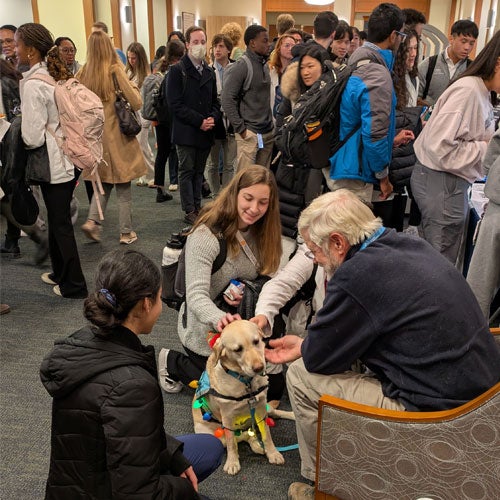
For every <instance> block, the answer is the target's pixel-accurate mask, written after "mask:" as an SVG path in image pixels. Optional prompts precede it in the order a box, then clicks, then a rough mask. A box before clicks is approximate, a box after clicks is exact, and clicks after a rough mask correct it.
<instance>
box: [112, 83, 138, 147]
mask: <svg viewBox="0 0 500 500" xmlns="http://www.w3.org/2000/svg"><path fill="white" fill-rule="evenodd" d="M112 77H113V84H114V86H115V95H116V100H115V111H116V116H117V117H118V123H119V124H120V132H121V133H122V134H123V135H126V136H127V137H135V136H136V135H137V134H138V133H139V132H140V131H141V128H142V126H141V122H140V120H139V118H138V117H137V114H136V112H135V111H134V110H133V109H132V106H130V103H129V102H128V101H127V98H126V97H125V95H124V94H123V92H122V90H121V89H120V86H119V85H118V80H117V78H116V75H115V74H114V73H112Z"/></svg>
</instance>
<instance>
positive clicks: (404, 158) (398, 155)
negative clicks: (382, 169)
mask: <svg viewBox="0 0 500 500" xmlns="http://www.w3.org/2000/svg"><path fill="white" fill-rule="evenodd" d="M421 112H422V107H421V106H417V107H413V108H404V109H403V110H402V111H401V110H396V134H398V133H399V132H401V130H411V131H412V132H413V133H414V134H415V139H416V138H417V137H418V134H420V131H421V130H422V122H421V121H420V113H421ZM414 142H415V141H411V142H409V143H408V144H405V145H404V146H399V147H397V148H393V150H392V160H391V163H390V165H389V179H390V181H391V184H392V185H393V187H394V191H396V192H397V193H401V192H402V191H403V189H404V187H405V186H407V187H408V186H409V185H410V178H411V173H412V171H413V166H414V165H415V163H416V162H417V157H416V156H415V151H414V150H413V143H414Z"/></svg>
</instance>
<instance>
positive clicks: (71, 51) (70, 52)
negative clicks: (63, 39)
mask: <svg viewBox="0 0 500 500" xmlns="http://www.w3.org/2000/svg"><path fill="white" fill-rule="evenodd" d="M61 52H62V53H63V54H76V49H61Z"/></svg>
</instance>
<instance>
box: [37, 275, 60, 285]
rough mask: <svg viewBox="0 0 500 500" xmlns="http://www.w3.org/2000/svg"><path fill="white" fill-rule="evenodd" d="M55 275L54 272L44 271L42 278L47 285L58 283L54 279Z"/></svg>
mask: <svg viewBox="0 0 500 500" xmlns="http://www.w3.org/2000/svg"><path fill="white" fill-rule="evenodd" d="M53 277H54V275H53V274H52V273H43V274H42V275H41V276H40V278H42V281H43V282H44V283H47V285H57V283H56V282H55V281H54V280H53V279H52V278H53Z"/></svg>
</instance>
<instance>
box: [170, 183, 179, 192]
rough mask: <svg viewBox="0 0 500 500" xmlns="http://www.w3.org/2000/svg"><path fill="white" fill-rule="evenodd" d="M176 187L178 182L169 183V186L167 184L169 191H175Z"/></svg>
mask: <svg viewBox="0 0 500 500" xmlns="http://www.w3.org/2000/svg"><path fill="white" fill-rule="evenodd" d="M177 189H179V186H178V184H170V186H168V190H169V191H177Z"/></svg>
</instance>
